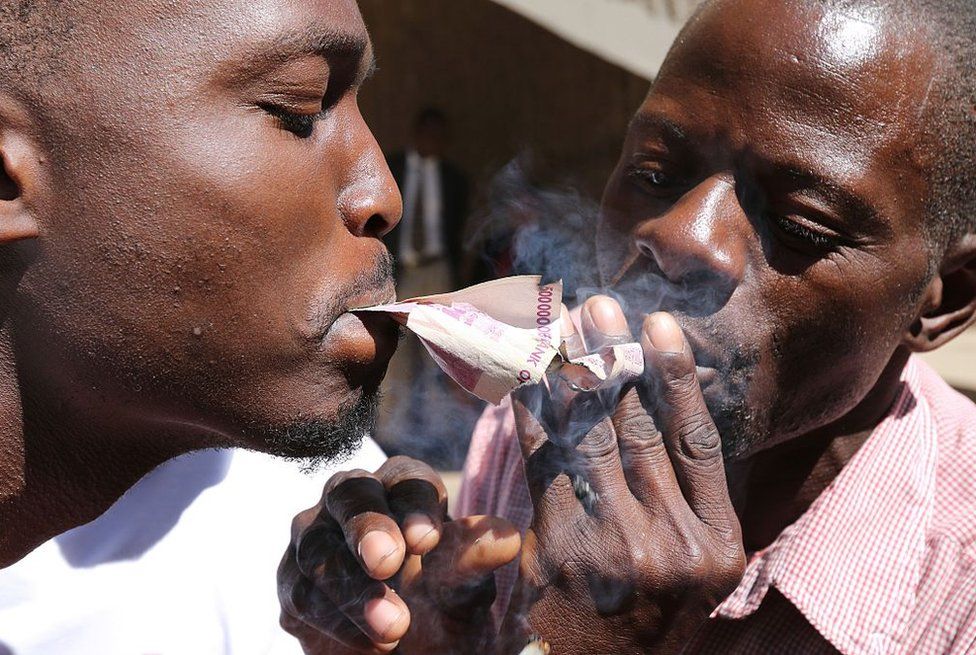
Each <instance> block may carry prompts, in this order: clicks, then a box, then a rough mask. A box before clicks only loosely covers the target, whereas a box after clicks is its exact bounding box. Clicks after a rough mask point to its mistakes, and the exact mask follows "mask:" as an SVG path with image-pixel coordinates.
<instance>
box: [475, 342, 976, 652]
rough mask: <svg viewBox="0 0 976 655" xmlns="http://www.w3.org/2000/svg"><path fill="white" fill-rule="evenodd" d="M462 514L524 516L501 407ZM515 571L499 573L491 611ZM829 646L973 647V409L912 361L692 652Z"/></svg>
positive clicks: (527, 517)
mask: <svg viewBox="0 0 976 655" xmlns="http://www.w3.org/2000/svg"><path fill="white" fill-rule="evenodd" d="M458 509H459V512H458V514H459V515H462V516H463V515H467V514H494V515H498V516H503V517H505V518H508V519H509V520H511V521H513V522H514V523H516V524H517V525H518V526H519V527H521V528H522V529H523V530H524V529H525V528H527V527H528V525H529V523H530V522H531V519H532V506H531V503H530V502H529V497H528V489H527V488H526V483H525V477H524V472H523V469H522V460H521V455H520V452H519V448H518V443H517V441H516V437H515V424H514V417H513V415H512V411H511V406H510V405H508V404H503V405H502V406H500V407H493V408H489V409H488V410H486V411H485V413H484V414H483V415H482V417H481V420H480V421H479V422H478V425H477V426H476V428H475V433H474V438H473V441H472V444H471V450H470V452H469V455H468V461H467V463H466V465H465V471H464V483H463V487H462V489H461V494H460V497H459V499H458ZM515 575H516V569H515V566H514V565H510V566H509V567H507V568H506V569H504V570H503V571H501V572H499V575H498V587H499V598H498V601H497V605H496V608H495V609H496V611H497V612H503V611H504V607H505V606H506V605H507V603H508V599H509V596H510V594H511V589H512V585H513V584H514V581H515ZM837 651H840V652H842V653H846V654H850V655H854V654H857V655H882V654H889V653H890V654H898V655H901V654H905V655H908V654H912V655H915V654H918V655H929V654H930V655H965V654H970V653H972V654H976V405H973V403H972V402H970V401H969V400H968V399H966V398H965V397H963V396H962V395H960V394H958V393H957V392H955V391H953V390H952V389H951V388H949V387H948V386H947V385H946V383H945V382H944V381H943V380H942V379H941V378H940V377H939V376H938V375H937V374H936V373H935V372H934V371H932V370H931V369H930V368H929V367H928V366H927V365H926V364H924V363H923V362H921V361H920V360H917V359H915V358H912V359H911V360H910V361H909V364H908V366H906V368H905V371H904V372H903V374H902V390H901V393H900V395H899V398H898V400H897V401H896V402H895V404H894V406H893V407H892V409H891V411H890V413H889V414H888V415H887V416H886V417H885V418H884V420H883V421H882V422H881V423H880V424H879V425H878V427H877V428H875V430H874V432H873V433H872V434H871V436H870V437H869V438H868V440H867V441H866V442H865V444H864V445H863V446H862V447H861V449H860V450H859V451H858V452H857V454H856V455H855V456H854V457H853V458H852V459H851V461H850V462H848V464H847V466H846V467H845V468H844V469H843V470H842V471H841V473H840V475H838V476H837V478H836V479H835V480H834V481H833V482H832V483H831V485H830V486H829V487H828V488H827V489H826V490H825V491H824V492H823V493H822V494H821V495H820V497H819V498H817V500H816V501H814V503H813V504H812V505H811V506H810V508H809V509H808V510H807V512H806V513H805V514H804V515H803V516H802V517H800V519H799V520H797V521H796V523H794V524H793V525H791V526H789V527H788V528H786V529H785V530H784V531H783V533H782V534H781V535H780V536H779V537H778V538H777V539H776V540H775V541H774V542H773V543H772V544H770V546H768V547H767V548H766V549H765V550H763V551H761V552H759V553H757V554H755V555H754V556H753V558H752V560H751V561H750V563H749V565H748V566H747V568H746V571H745V574H744V575H743V577H742V581H741V583H740V584H739V586H738V588H737V589H736V590H735V591H734V592H733V593H732V594H731V595H730V596H729V597H728V598H726V599H725V600H724V601H723V602H722V603H721V604H720V605H719V606H718V608H716V609H715V611H714V612H713V614H712V618H711V620H710V621H709V622H708V623H707V624H706V626H705V627H704V629H703V630H702V631H701V632H700V633H699V634H698V636H697V637H696V639H695V642H694V643H693V644H689V646H688V649H687V652H703V653H714V652H721V653H723V655H726V654H731V653H790V654H792V653H797V654H805V653H834V652H837Z"/></svg>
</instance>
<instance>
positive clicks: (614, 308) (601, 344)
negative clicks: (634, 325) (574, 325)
mask: <svg viewBox="0 0 976 655" xmlns="http://www.w3.org/2000/svg"><path fill="white" fill-rule="evenodd" d="M581 318H582V320H581V323H582V328H583V341H584V342H585V343H586V350H587V351H588V352H597V351H599V350H601V349H603V348H606V347H607V346H614V345H617V344H621V343H627V342H629V341H633V337H631V335H630V326H628V325H627V317H625V316H624V312H623V310H622V309H620V304H619V303H618V302H617V301H616V300H614V299H613V298H610V297H609V296H593V297H592V298H589V299H587V300H586V302H584V303H583V310H582V312H581Z"/></svg>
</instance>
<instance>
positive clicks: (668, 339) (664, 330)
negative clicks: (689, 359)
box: [646, 312, 685, 354]
mask: <svg viewBox="0 0 976 655" xmlns="http://www.w3.org/2000/svg"><path fill="white" fill-rule="evenodd" d="M646 333H647V338H648V340H649V341H650V342H651V345H652V346H654V349H655V350H658V351H660V352H663V353H672V354H675V353H680V352H682V351H684V349H685V338H684V335H683V334H682V333H681V328H680V327H678V323H677V322H676V321H675V320H674V317H673V316H671V315H670V314H666V313H664V312H659V313H657V314H652V315H651V320H650V321H649V324H648V326H647V329H646Z"/></svg>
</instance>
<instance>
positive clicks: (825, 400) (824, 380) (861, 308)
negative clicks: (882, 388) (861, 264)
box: [763, 276, 902, 432]
mask: <svg viewBox="0 0 976 655" xmlns="http://www.w3.org/2000/svg"><path fill="white" fill-rule="evenodd" d="M860 279H861V280H863V279H864V277H863V276H862V277H861V278H860ZM858 281H859V280H858V279H854V278H850V279H845V280H836V281H835V280H831V281H830V282H829V283H828V282H826V281H821V280H817V279H811V278H810V277H807V278H804V277H802V276H799V277H794V278H780V279H779V280H777V283H775V284H770V285H769V286H768V287H767V292H766V293H765V294H764V297H763V305H764V307H765V312H764V315H766V316H768V317H769V319H768V323H767V330H768V332H767V335H766V343H767V362H766V364H765V366H764V368H765V369H766V370H765V371H764V377H765V378H766V379H768V380H769V381H770V384H769V385H768V387H769V388H768V389H767V392H768V393H769V395H768V398H769V399H770V402H768V403H767V404H771V405H772V407H773V409H772V412H771V420H773V421H775V422H776V423H777V425H778V431H782V432H803V431H805V430H810V429H812V428H814V427H818V426H820V425H823V424H825V423H827V422H830V421H832V420H835V419H837V418H839V417H840V416H842V415H843V414H844V413H846V412H847V411H849V410H851V409H853V407H854V406H855V405H856V404H857V403H858V402H860V401H861V400H862V399H863V398H864V397H865V396H866V395H867V393H868V392H869V391H870V390H871V388H872V387H873V385H874V384H875V383H876V381H877V379H878V377H879V376H880V374H881V372H882V370H883V369H884V367H885V365H886V364H887V363H888V361H889V360H890V358H891V356H892V354H893V353H894V351H895V349H896V348H897V345H898V343H899V341H900V338H901V322H902V321H901V319H900V317H898V316H895V315H894V314H893V311H894V310H893V309H892V304H891V303H892V302H894V299H890V298H888V297H886V296H885V295H884V294H883V293H879V289H878V288H877V287H871V288H865V287H863V286H861V285H859V284H858ZM880 291H882V292H883V289H881V290H880Z"/></svg>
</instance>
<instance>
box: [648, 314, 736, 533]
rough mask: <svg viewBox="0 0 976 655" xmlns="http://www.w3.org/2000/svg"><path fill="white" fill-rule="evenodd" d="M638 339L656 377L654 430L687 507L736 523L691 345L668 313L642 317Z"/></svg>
mask: <svg viewBox="0 0 976 655" xmlns="http://www.w3.org/2000/svg"><path fill="white" fill-rule="evenodd" d="M641 344H642V346H643V348H644V354H645V358H646V362H647V366H648V369H649V370H651V371H654V372H656V373H657V375H658V376H659V378H660V382H661V384H660V389H659V391H658V395H657V398H658V411H657V414H658V416H659V419H660V425H659V427H660V430H661V433H662V434H663V435H664V443H665V446H666V447H667V450H668V453H669V454H670V459H671V463H672V464H673V467H674V472H675V476H676V478H677V480H678V482H679V484H680V485H681V489H682V491H683V492H684V496H685V498H686V499H687V501H688V504H689V505H690V507H691V509H692V511H693V512H694V513H695V514H696V515H697V516H698V517H699V519H701V520H702V521H703V522H704V523H706V524H708V525H711V526H713V527H715V528H722V529H727V528H728V527H729V526H734V525H737V519H736V516H735V512H734V510H733V508H732V502H731V500H730V499H729V492H728V487H727V485H726V481H725V466H724V461H723V458H722V440H721V438H720V436H719V433H718V430H717V429H716V427H715V423H714V421H713V420H712V417H711V414H709V412H708V408H707V407H706V405H705V399H704V398H703V397H702V393H701V387H700V385H699V383H698V376H697V374H696V370H695V360H694V356H693V354H692V351H691V348H690V346H689V345H688V343H687V341H686V340H685V337H684V334H683V333H682V332H681V328H680V327H679V326H678V324H677V322H676V321H675V320H674V318H673V317H672V316H671V315H669V314H666V313H663V312H658V313H656V314H652V315H650V316H648V317H647V319H646V320H645V321H644V329H643V334H642V337H641Z"/></svg>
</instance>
